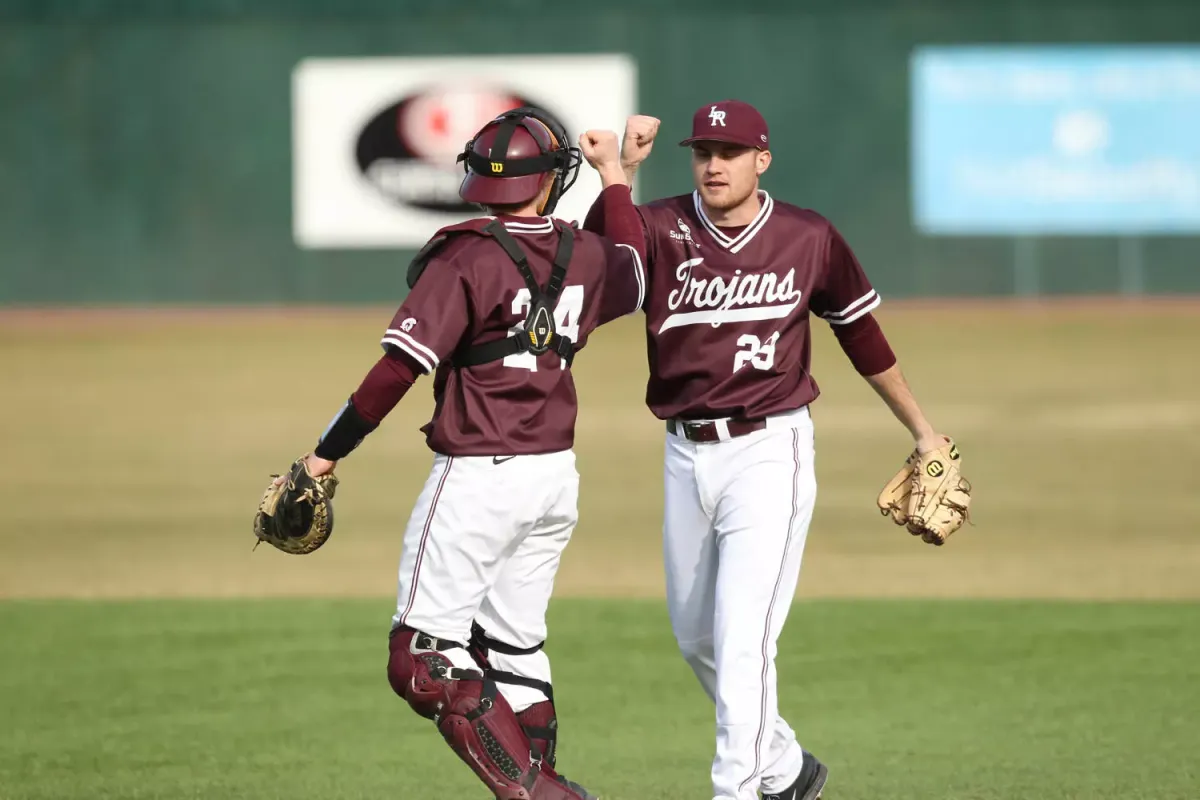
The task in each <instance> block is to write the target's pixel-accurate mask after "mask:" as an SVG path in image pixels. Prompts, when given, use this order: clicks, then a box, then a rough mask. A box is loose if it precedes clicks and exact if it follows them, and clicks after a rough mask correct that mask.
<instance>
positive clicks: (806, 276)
mask: <svg viewBox="0 0 1200 800" xmlns="http://www.w3.org/2000/svg"><path fill="white" fill-rule="evenodd" d="M760 197H761V199H762V208H761V210H760V211H759V214H758V216H757V217H756V218H755V219H754V221H753V222H751V223H750V224H749V225H747V226H745V227H744V228H740V229H729V230H722V229H721V228H719V227H718V226H716V225H714V224H713V223H712V222H711V221H710V220H709V219H708V217H707V216H706V215H705V213H704V211H703V208H702V207H701V204H700V198H699V196H698V195H697V194H696V193H694V192H693V193H692V194H688V195H682V196H679V197H672V198H668V199H665V200H659V201H656V202H653V203H650V204H649V205H645V206H639V207H638V211H639V212H640V213H641V216H642V221H643V225H644V227H645V232H646V267H647V273H648V274H649V287H648V289H647V294H646V302H645V309H646V338H647V346H648V350H649V360H650V382H649V386H648V388H647V391H646V402H647V404H648V405H649V406H650V410H651V411H653V412H654V414H655V415H656V416H658V417H659V418H661V419H669V418H681V419H713V418H720V417H747V418H755V417H763V416H768V415H771V414H777V413H781V412H784V411H790V410H793V409H796V408H800V407H801V406H804V405H807V404H808V403H810V402H812V401H813V400H815V399H816V397H817V394H818V389H817V384H816V381H814V380H813V377H812V374H811V373H810V371H809V361H810V350H811V341H810V335H809V334H810V331H809V313H810V312H812V313H813V314H817V315H819V316H821V317H823V318H824V319H825V320H826V321H827V322H829V323H830V324H831V325H845V324H848V323H850V322H853V321H854V320H856V319H858V318H859V317H861V316H863V315H864V314H867V313H869V312H870V311H871V310H872V309H874V308H875V307H876V306H878V305H879V296H878V295H877V294H876V293H875V290H874V289H872V288H871V284H870V282H869V281H868V280H867V276H866V275H865V274H864V273H863V270H862V267H861V266H859V263H858V260H857V259H856V258H855V257H854V254H853V253H852V252H851V250H850V248H849V246H848V245H847V244H846V242H845V241H844V240H843V239H842V237H841V235H840V234H839V233H838V232H837V230H835V229H834V227H833V225H832V224H831V223H830V222H829V221H828V220H827V219H825V218H824V217H822V216H821V215H820V214H817V213H816V212H813V211H809V210H806V209H802V208H797V207H796V206H792V205H788V204H787V203H780V202H777V201H775V200H774V199H772V198H771V197H770V196H769V195H768V194H767V193H766V192H760Z"/></svg>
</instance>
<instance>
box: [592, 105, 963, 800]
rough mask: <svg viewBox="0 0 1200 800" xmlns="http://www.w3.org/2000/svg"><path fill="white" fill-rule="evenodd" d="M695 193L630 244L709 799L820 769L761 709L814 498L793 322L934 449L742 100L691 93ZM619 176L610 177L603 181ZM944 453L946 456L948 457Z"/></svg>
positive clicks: (770, 706)
mask: <svg viewBox="0 0 1200 800" xmlns="http://www.w3.org/2000/svg"><path fill="white" fill-rule="evenodd" d="M657 130H658V120H656V119H654V118H652V117H631V118H630V120H629V122H628V124H627V127H626V131H625V137H624V142H623V147H622V155H621V157H622V165H623V167H624V168H625V176H624V177H625V180H624V181H620V182H617V181H614V185H613V186H611V187H610V186H609V185H608V180H609V179H610V177H609V176H605V177H604V178H603V181H604V185H605V187H606V188H605V189H604V191H603V192H602V193H601V197H600V198H599V199H598V201H597V203H596V205H594V206H593V208H592V211H591V212H590V213H589V215H588V220H587V222H586V223H585V226H584V227H585V229H591V230H597V231H601V232H603V231H612V230H617V229H620V230H624V225H625V222H624V220H623V219H610V218H609V215H608V209H609V208H610V207H611V206H612V205H613V202H614V198H613V197H612V196H613V195H617V196H621V197H623V196H624V195H626V194H627V193H628V189H627V188H626V185H625V184H629V183H631V181H632V178H633V173H634V172H635V171H636V169H637V167H638V165H639V164H640V163H641V162H642V161H643V160H644V159H645V158H646V156H647V155H649V152H650V150H651V148H652V145H653V142H654V138H655V135H656V133H657ZM681 144H682V145H683V146H686V147H689V148H690V150H691V163H692V178H693V182H694V185H695V191H693V192H691V193H689V194H686V195H681V196H678V197H671V198H667V199H665V200H658V201H655V202H652V203H649V204H648V205H644V206H638V209H637V210H638V213H639V215H640V218H641V224H642V227H643V232H644V237H645V246H646V261H645V265H646V274H647V278H648V285H647V289H646V296H645V302H644V309H645V314H646V338H647V343H648V348H647V349H648V356H649V362H650V379H649V386H648V388H647V392H646V400H647V403H648V405H649V406H650V409H651V411H653V412H654V414H655V415H656V416H658V417H659V418H660V419H662V420H664V421H665V423H666V448H665V464H664V470H663V472H664V484H665V496H664V508H665V518H664V524H663V535H664V555H665V565H666V586H667V603H668V609H669V611H670V617H671V625H672V628H673V630H674V634H675V638H676V640H677V642H678V644H679V648H680V650H681V651H682V653H683V657H684V658H685V659H686V660H687V662H688V664H689V665H690V666H691V668H692V670H693V671H694V672H695V674H696V677H697V678H699V680H700V683H701V685H702V686H703V687H704V690H705V691H706V692H707V693H708V695H709V697H711V698H712V699H713V700H714V701H715V703H716V718H717V727H716V756H715V758H714V760H713V765H712V782H713V797H714V798H715V800H749V799H750V798H755V797H758V795H759V793H760V792H761V793H762V797H763V798H774V799H775V800H815V798H817V797H820V795H821V791H822V789H823V787H824V785H825V781H826V777H827V775H828V770H827V768H826V767H825V766H824V765H823V764H822V763H821V762H820V761H818V760H817V759H816V758H815V757H814V756H812V755H811V754H810V753H808V752H806V751H805V750H804V749H802V748H801V746H800V745H799V744H798V743H797V741H796V735H795V733H793V731H792V729H791V727H789V726H788V724H787V722H785V721H784V720H783V719H782V718H781V717H780V716H779V714H778V710H777V709H778V694H777V690H776V685H777V679H776V667H775V653H776V642H777V640H778V638H779V635H780V632H781V631H782V628H783V624H784V620H785V619H786V617H787V614H788V609H789V606H790V604H791V600H792V597H793V594H794V592H795V589H796V582H797V579H798V577H799V572H800V561H801V557H802V555H803V552H804V542H805V538H806V535H807V531H808V526H809V521H810V520H811V519H812V513H813V505H814V502H815V500H816V480H815V478H814V475H813V459H814V453H813V423H812V419H811V417H810V416H809V405H810V404H811V403H812V402H813V401H814V400H816V398H817V393H818V390H817V384H816V382H815V381H814V380H813V376H812V373H811V371H810V369H809V353H810V349H811V340H810V332H809V318H810V315H816V316H818V317H820V318H821V319H823V320H825V322H827V323H828V324H830V325H831V326H833V331H834V333H835V334H836V336H837V339H838V342H839V343H840V344H841V346H842V348H843V349H844V350H845V352H846V355H847V356H848V357H849V359H850V361H851V362H852V363H853V365H854V367H855V368H856V369H857V370H858V372H859V373H861V374H862V375H863V376H865V377H866V379H867V381H868V382H869V383H870V384H871V386H872V387H874V388H875V390H876V391H877V392H878V393H879V394H880V395H881V396H882V398H883V399H884V400H885V401H886V402H887V404H888V406H889V407H890V408H891V409H892V411H893V412H894V413H895V415H896V416H897V418H898V419H899V420H900V421H901V422H902V423H903V424H904V425H905V427H907V428H908V430H909V431H910V432H911V433H912V435H913V438H914V440H915V441H916V444H917V448H918V451H919V452H922V453H925V452H930V451H932V450H935V449H937V448H941V447H943V446H944V445H945V444H946V441H947V440H946V439H945V438H944V437H941V436H939V435H938V434H937V433H936V432H935V431H934V429H933V427H932V426H930V424H929V422H928V421H927V420H926V418H925V416H924V414H922V412H921V410H920V408H919V407H918V405H917V403H916V401H915V400H914V399H913V396H912V393H911V392H910V391H909V389H908V386H907V385H906V383H905V380H904V378H903V376H902V375H901V372H900V369H899V367H898V366H897V364H896V358H895V356H894V355H893V353H892V350H891V348H890V347H889V346H888V343H887V340H886V338H885V337H884V335H883V332H882V331H881V330H880V327H879V325H878V324H877V322H876V321H875V319H874V318H873V317H872V315H871V312H872V311H873V310H874V309H875V308H876V307H877V306H878V305H879V295H878V294H877V293H876V292H875V290H874V289H873V288H872V287H871V284H870V282H869V281H868V280H867V276H866V274H864V272H863V269H862V267H861V266H859V263H858V261H857V260H856V259H855V256H854V254H853V253H852V252H851V250H850V247H849V246H848V245H847V244H846V242H845V240H844V239H843V238H842V237H841V235H840V234H839V233H838V231H837V230H836V229H835V228H834V226H833V225H832V224H830V222H829V221H828V220H827V219H825V218H824V217H822V216H820V215H819V214H817V213H815V212H813V211H808V210H805V209H802V208H797V207H796V206H792V205H789V204H787V203H784V202H781V201H779V200H776V199H775V198H773V197H771V196H770V195H769V194H768V193H767V192H766V191H764V190H763V189H761V188H760V187H759V181H760V179H761V178H762V175H763V173H765V172H766V171H767V169H768V167H770V165H771V151H770V149H769V145H770V134H769V132H768V130H767V124H766V122H765V121H764V119H763V117H762V115H761V114H759V112H758V111H757V110H755V109H754V107H753V106H750V105H749V104H747V103H743V102H739V101H737V100H725V101H722V102H718V103H710V104H706V105H705V106H703V107H702V108H700V109H699V110H698V111H697V112H696V113H695V115H694V117H693V119H692V135H691V136H689V137H688V138H687V139H685V140H683V142H682V143H681ZM617 183H620V184H621V185H615V184H617ZM955 457H957V456H955Z"/></svg>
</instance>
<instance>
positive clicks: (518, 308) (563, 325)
mask: <svg viewBox="0 0 1200 800" xmlns="http://www.w3.org/2000/svg"><path fill="white" fill-rule="evenodd" d="M531 305H533V303H532V302H531V300H530V295H529V290H528V289H520V290H518V291H517V296H516V297H514V298H513V302H512V313H514V314H516V315H517V316H518V317H519V318H520V319H521V320H522V322H520V323H518V324H517V325H515V326H514V327H512V328H510V329H509V333H510V334H514V335H517V336H519V335H521V334H522V333H523V332H524V330H525V328H524V319H525V317H526V316H527V315H528V314H529V308H530V306H531ZM582 315H583V287H582V286H564V287H563V289H562V294H560V295H559V296H558V305H556V306H555V307H554V329H555V331H556V332H557V334H558V335H559V336H567V337H570V339H571V341H574V342H577V341H579V318H580V317H581V316H582ZM559 360H560V361H561V362H562V363H561V364H560V369H561V368H566V365H567V362H566V361H562V359H559ZM504 366H506V367H513V368H516V369H527V370H529V371H530V372H537V356H535V355H534V354H533V353H517V354H516V355H512V356H506V357H505V358H504Z"/></svg>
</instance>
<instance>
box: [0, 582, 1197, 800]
mask: <svg viewBox="0 0 1200 800" xmlns="http://www.w3.org/2000/svg"><path fill="white" fill-rule="evenodd" d="M389 614H390V611H389V604H388V603H386V602H375V601H366V600H357V601H354V600H341V601H315V600H307V601H301V600H296V601H282V600H260V601H230V600H221V601H171V602H160V603H144V602H143V603H99V604H83V603H77V602H30V603H14V604H10V605H8V606H7V607H6V608H5V609H4V614H3V617H2V618H0V620H2V621H0V636H2V637H3V640H4V641H5V642H7V643H10V644H11V643H13V642H18V643H20V649H19V650H18V651H14V650H10V651H9V652H10V653H16V652H19V653H20V656H21V657H20V658H11V659H9V658H6V659H5V662H6V663H5V667H4V671H3V675H2V677H0V687H2V690H3V693H4V698H5V707H6V710H7V713H6V714H5V725H4V726H3V729H2V730H0V782H2V785H3V789H2V790H0V796H3V797H5V798H22V800H24V799H25V798H29V800H34V799H36V800H50V798H63V797H71V798H75V797H79V798H84V797H86V798H246V800H258V799H259V798H288V799H289V800H299V799H301V798H312V800H318V798H319V799H320V800H330V799H331V798H346V799H347V800H348V799H349V798H385V797H390V798H442V797H454V798H459V797H462V798H484V797H486V796H487V795H486V792H484V791H482V790H481V789H480V788H479V787H478V786H477V785H476V784H475V783H474V780H473V778H472V777H471V776H470V775H469V774H468V773H467V771H466V770H465V769H464V768H462V767H461V766H459V765H458V764H457V762H456V761H455V759H454V757H453V755H452V754H451V753H450V751H449V750H448V749H447V748H446V747H445V746H444V745H443V744H442V743H441V741H440V738H439V737H438V736H437V735H436V733H435V732H434V730H433V728H432V724H431V723H429V722H426V721H424V720H420V719H418V718H416V717H415V716H414V715H413V714H411V712H409V711H408V710H407V708H406V706H405V705H404V703H403V702H402V701H401V700H399V699H398V698H396V697H395V696H394V695H392V694H391V691H390V689H389V688H388V686H387V681H386V679H385V678H384V671H383V665H384V663H385V660H386V644H385V638H384V636H383V635H382V631H383V630H384V629H385V628H386V624H387V618H388V615H389ZM551 623H552V626H553V630H554V634H553V636H552V638H551V640H550V645H549V650H550V653H551V657H552V658H553V659H554V660H555V664H556V678H555V680H556V683H557V685H558V688H559V694H560V697H561V708H560V713H561V724H562V730H561V748H562V749H561V756H560V759H561V760H560V765H561V767H562V769H563V770H564V771H565V772H567V773H568V774H570V775H572V776H574V777H576V778H577V779H578V780H581V781H583V782H585V783H586V784H587V785H589V787H590V788H592V789H593V790H594V791H600V792H602V793H603V796H604V797H605V798H611V799H612V800H648V799H649V798H662V800H694V799H695V798H703V797H707V796H708V795H706V794H705V793H706V791H708V789H709V786H708V782H707V772H708V758H709V751H710V748H711V741H710V740H711V737H712V734H713V718H712V716H713V715H712V710H711V708H710V707H709V706H708V705H707V699H706V698H704V697H703V696H702V695H701V693H700V691H699V689H698V688H697V686H696V685H695V683H694V681H693V679H692V676H691V673H690V671H689V670H688V669H687V667H686V666H684V665H683V663H682V662H681V661H680V659H678V658H677V657H676V655H675V653H674V651H673V647H672V645H671V642H670V632H669V628H668V625H667V621H666V617H665V615H664V614H663V612H662V609H661V607H660V605H659V604H658V603H655V602H653V601H628V600H627V601H619V600H604V601H586V600H561V601H557V602H556V603H555V604H554V607H553V619H552V621H551ZM1198 628H1200V608H1198V607H1197V606H1195V605H1170V604H1166V605H1164V604H1145V605H1110V604H1100V603H1097V604H1068V603H1059V604H1054V603H1028V602H1011V603H1004V602H971V601H944V602H914V601H893V602H882V601H870V602H855V601H814V602H806V603H801V604H798V605H797V606H796V608H795V609H794V610H793V614H792V618H791V620H790V626H789V628H788V631H787V633H786V634H785V636H784V638H783V641H782V642H781V646H780V658H781V663H782V664H783V665H784V666H783V675H782V687H783V688H782V692H783V710H784V712H785V713H786V714H787V716H788V717H789V718H790V719H791V720H792V722H793V724H794V725H795V726H796V727H797V728H798V729H799V730H801V731H802V732H803V741H805V742H806V743H807V744H808V746H809V747H811V748H813V749H815V750H816V751H817V752H818V753H819V755H820V756H821V758H822V759H823V760H825V761H826V762H827V763H828V764H829V765H830V767H831V783H830V785H829V788H828V791H827V797H829V798H831V799H836V800H874V799H875V798H889V800H942V799H944V800H967V799H970V800H1010V799H1011V798H1023V797H1036V798H1044V799H1045V800H1066V799H1067V798H1071V799H1072V800H1092V798H1127V797H1146V798H1155V799H1156V800H1194V798H1195V797H1196V796H1197V794H1196V791H1197V786H1200V768H1198V767H1197V761H1196V759H1195V752H1196V750H1197V748H1200V728H1198V726H1197V725H1196V720H1195V713H1196V709H1197V708H1200V680H1198V679H1200V668H1198V667H1197V664H1200V637H1197V636H1196V635H1195V634H1196V632H1197V629H1198Z"/></svg>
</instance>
